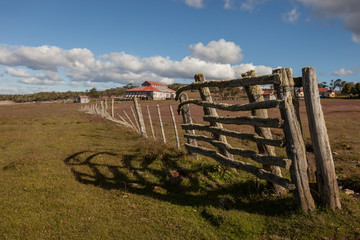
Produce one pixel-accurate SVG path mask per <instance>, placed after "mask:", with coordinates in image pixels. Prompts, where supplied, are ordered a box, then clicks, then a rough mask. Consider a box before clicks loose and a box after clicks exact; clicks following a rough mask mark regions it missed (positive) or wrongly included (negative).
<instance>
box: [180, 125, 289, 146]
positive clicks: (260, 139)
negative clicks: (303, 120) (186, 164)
mask: <svg viewBox="0 0 360 240" xmlns="http://www.w3.org/2000/svg"><path fill="white" fill-rule="evenodd" d="M181 127H182V128H183V129H184V130H199V131H208V132H211V133H216V134H221V135H225V136H228V137H234V138H238V139H241V140H250V141H253V142H256V143H258V144H266V145H270V146H274V147H284V146H285V139H282V140H276V139H267V138H263V137H260V136H259V135H257V134H250V133H239V132H236V131H231V130H227V129H224V128H217V127H213V126H208V125H203V124H182V125H181Z"/></svg>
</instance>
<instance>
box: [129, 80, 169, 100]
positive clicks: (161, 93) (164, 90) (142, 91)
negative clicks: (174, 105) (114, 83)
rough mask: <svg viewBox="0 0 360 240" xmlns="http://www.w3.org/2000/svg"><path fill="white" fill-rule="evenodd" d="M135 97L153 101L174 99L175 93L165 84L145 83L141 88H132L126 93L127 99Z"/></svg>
mask: <svg viewBox="0 0 360 240" xmlns="http://www.w3.org/2000/svg"><path fill="white" fill-rule="evenodd" d="M133 97H137V98H141V99H151V100H165V99H174V98H175V91H174V90H172V89H170V88H168V87H167V86H166V85H165V84H163V83H159V82H151V81H145V82H144V83H143V84H141V86H140V87H137V88H132V89H129V90H127V91H126V92H125V98H133Z"/></svg>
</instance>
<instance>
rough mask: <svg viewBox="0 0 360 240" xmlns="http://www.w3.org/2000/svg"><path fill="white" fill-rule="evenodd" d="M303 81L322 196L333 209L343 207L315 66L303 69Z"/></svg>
mask: <svg viewBox="0 0 360 240" xmlns="http://www.w3.org/2000/svg"><path fill="white" fill-rule="evenodd" d="M302 83H303V90H304V98H305V104H306V111H307V115H308V120H309V128H310V135H311V141H312V144H313V148H314V153H315V161H316V182H317V185H318V190H319V193H320V198H321V200H322V202H323V203H324V204H325V206H327V207H330V208H331V209H341V203H340V198H339V189H338V183H337V180H336V173H335V167H334V161H333V156H332V153H331V147H330V142H329V137H328V134H327V130H326V125H325V120H324V115H323V111H322V108H321V103H320V97H319V89H318V82H317V79H316V73H315V68H313V67H306V68H303V69H302Z"/></svg>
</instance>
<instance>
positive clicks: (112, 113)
mask: <svg viewBox="0 0 360 240" xmlns="http://www.w3.org/2000/svg"><path fill="white" fill-rule="evenodd" d="M114 102H115V100H114V98H112V99H111V117H112V118H115V114H114Z"/></svg>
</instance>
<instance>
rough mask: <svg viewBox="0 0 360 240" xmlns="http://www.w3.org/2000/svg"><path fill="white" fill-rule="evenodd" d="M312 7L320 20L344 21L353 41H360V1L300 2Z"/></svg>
mask: <svg viewBox="0 0 360 240" xmlns="http://www.w3.org/2000/svg"><path fill="white" fill-rule="evenodd" d="M298 1H299V2H301V3H303V4H305V5H306V6H310V7H312V13H313V14H314V15H315V16H317V17H319V18H341V19H344V27H345V28H346V29H348V30H349V31H350V32H352V34H353V38H352V39H353V41H354V42H357V43H359V42H360V41H359V40H360V37H359V36H360V24H359V23H360V1H359V0H341V1H340V0H326V1H325V0H298Z"/></svg>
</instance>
